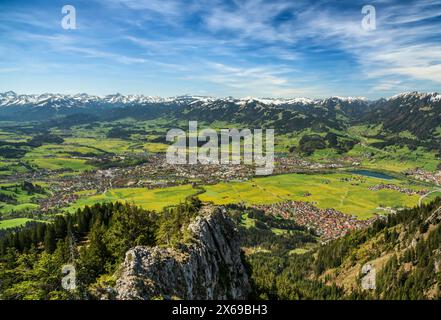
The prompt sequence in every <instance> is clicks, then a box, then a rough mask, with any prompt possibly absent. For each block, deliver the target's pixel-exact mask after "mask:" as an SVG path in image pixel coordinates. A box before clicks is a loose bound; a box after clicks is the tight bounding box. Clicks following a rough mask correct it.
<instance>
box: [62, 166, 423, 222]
mask: <svg viewBox="0 0 441 320" xmlns="http://www.w3.org/2000/svg"><path fill="white" fill-rule="evenodd" d="M380 183H390V184H396V185H399V186H402V187H405V188H413V189H420V188H421V189H422V187H419V186H415V185H411V184H409V183H408V182H405V181H401V180H397V179H395V180H388V181H385V180H381V179H377V178H368V177H362V176H359V175H355V174H350V173H332V174H314V175H307V174H287V175H280V176H271V177H265V178H256V179H253V180H250V181H245V182H228V183H219V184H216V185H208V186H205V189H206V192H205V193H203V194H201V195H199V197H200V199H201V200H202V201H211V202H213V203H215V204H229V203H240V202H243V203H245V204H248V205H252V204H270V203H276V202H281V201H286V200H296V201H307V202H311V203H314V204H315V205H316V206H318V207H319V208H322V209H327V208H334V209H337V210H339V211H342V212H343V213H346V214H352V215H356V216H357V217H359V218H360V219H367V218H370V217H372V216H373V214H375V213H380V214H384V210H381V209H379V207H391V208H403V207H412V206H414V205H416V204H417V203H418V200H419V196H416V195H413V196H409V195H405V194H402V193H400V192H398V191H393V190H380V191H371V190H369V189H368V188H369V187H370V186H374V185H377V184H380ZM196 192H197V190H195V189H193V188H192V187H191V186H190V185H185V186H178V187H169V188H164V189H152V190H149V189H144V188H123V189H112V190H108V191H107V192H105V193H104V194H100V195H90V194H91V193H93V192H89V193H88V192H84V193H83V195H84V197H82V198H80V199H79V200H77V202H75V203H74V204H72V205H71V206H70V207H69V208H68V211H73V210H75V209H77V208H80V207H84V206H85V205H92V204H94V203H98V202H115V201H123V202H133V203H135V204H137V205H139V206H141V207H143V208H145V209H149V210H161V209H162V208H163V207H165V206H168V205H175V204H178V203H179V202H183V201H184V200H185V198H186V197H187V196H190V195H192V194H195V193H196ZM243 219H244V221H243V223H244V225H245V226H251V225H253V221H252V220H251V219H247V218H246V217H243Z"/></svg>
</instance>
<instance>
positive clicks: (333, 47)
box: [0, 0, 441, 98]
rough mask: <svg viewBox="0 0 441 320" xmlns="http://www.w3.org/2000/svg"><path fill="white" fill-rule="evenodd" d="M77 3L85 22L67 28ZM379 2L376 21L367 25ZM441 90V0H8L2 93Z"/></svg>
mask: <svg viewBox="0 0 441 320" xmlns="http://www.w3.org/2000/svg"><path fill="white" fill-rule="evenodd" d="M67 4H69V5H73V6H74V7H75V8H76V14H77V29H76V30H64V29H63V28H62V27H61V20H62V18H63V15H62V13H61V8H62V7H63V6H64V5H67ZM364 5H373V6H374V7H375V9H376V14H377V21H376V22H377V29H376V30H374V31H366V30H364V29H363V28H362V26H361V21H362V18H363V15H362V12H361V9H362V7H363V6H364ZM440 87H441V0H437V1H434V0H418V1H403V0H393V1H392V0H378V1H373V0H372V1H368V0H366V1H357V0H355V1H341V0H340V1H338V0H335V1H328V0H320V1H319V0H316V1H302V0H272V1H264V0H227V1H217V0H187V1H185V0H69V1H58V0H51V1H47V0H45V1H41V0H33V1H23V0H0V92H2V91H8V90H13V91H16V92H18V93H44V92H57V93H80V92H85V93H89V94H98V95H104V94H110V93H116V92H119V93H123V94H146V95H158V96H174V95H181V94H187V93H188V94H198V95H213V96H221V97H224V96H235V97H244V96H257V97H311V98H320V97H328V96H335V95H338V96H366V97H369V98H378V97H387V96H390V95H393V94H396V93H399V92H403V91H414V90H417V91H438V92H440V91H441V90H440Z"/></svg>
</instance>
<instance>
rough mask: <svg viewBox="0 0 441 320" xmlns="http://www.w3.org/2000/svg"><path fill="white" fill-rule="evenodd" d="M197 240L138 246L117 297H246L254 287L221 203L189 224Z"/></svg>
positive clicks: (128, 257) (124, 271)
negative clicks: (176, 245)
mask: <svg viewBox="0 0 441 320" xmlns="http://www.w3.org/2000/svg"><path fill="white" fill-rule="evenodd" d="M188 231H189V232H190V233H191V235H192V237H193V238H194V241H192V243H191V244H185V245H181V246H180V248H164V247H135V248H133V249H131V250H129V251H128V252H127V253H126V257H125V261H124V263H123V265H122V268H121V274H120V277H119V279H118V280H117V284H116V288H115V289H116V291H117V299H125V300H126V299H129V300H133V299H143V300H144V299H156V298H165V299H173V298H179V299H189V300H191V299H194V300H198V299H204V300H205V299H246V298H247V297H248V294H249V293H250V291H251V287H250V283H249V280H248V276H247V274H246V271H245V268H244V265H243V263H242V260H241V255H240V242H239V235H238V231H237V229H236V228H235V225H234V223H233V221H232V220H231V219H230V218H229V217H228V216H227V215H226V213H225V211H224V210H223V209H221V208H215V209H211V210H204V212H203V213H202V214H201V215H200V216H199V217H198V218H196V220H195V221H194V222H192V223H191V224H190V225H189V226H188Z"/></svg>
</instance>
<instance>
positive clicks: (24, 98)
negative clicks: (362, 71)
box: [0, 91, 367, 108]
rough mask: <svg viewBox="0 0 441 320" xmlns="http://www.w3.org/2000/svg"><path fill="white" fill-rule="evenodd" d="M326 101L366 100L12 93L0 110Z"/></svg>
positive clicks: (1, 99)
mask: <svg viewBox="0 0 441 320" xmlns="http://www.w3.org/2000/svg"><path fill="white" fill-rule="evenodd" d="M329 101H333V102H335V103H338V102H346V103H355V102H364V101H367V99H366V98H351V97H332V98H328V99H309V98H292V99H288V98H254V97H245V98H232V97H228V98H216V97H206V96H193V95H184V96H176V97H169V98H162V97H154V96H144V95H122V94H119V93H117V94H112V95H107V96H104V97H99V96H95V95H88V94H85V93H81V94H75V95H69V94H49V93H44V94H17V93H15V92H13V91H8V92H4V93H0V107H8V106H33V107H45V106H49V107H54V108H60V107H85V106H89V105H92V104H95V105H115V106H124V105H136V104H137V105H146V104H153V103H173V104H177V105H190V104H201V105H207V104H210V103H213V102H225V103H235V104H238V105H245V104H248V103H253V102H258V103H260V104H262V105H268V106H271V105H273V106H281V105H305V106H306V105H325V104H327V103H328V102H329Z"/></svg>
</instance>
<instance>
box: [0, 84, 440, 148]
mask: <svg viewBox="0 0 441 320" xmlns="http://www.w3.org/2000/svg"><path fill="white" fill-rule="evenodd" d="M109 109H111V112H109ZM126 117H132V118H135V119H140V120H145V119H154V118H158V117H167V118H175V119H183V120H199V121H205V122H208V123H211V122H213V121H225V122H228V123H240V124H246V125H248V126H265V127H274V128H277V130H278V131H279V132H281V133H286V132H292V131H299V130H303V129H306V128H312V129H314V130H318V131H320V130H327V129H336V130H344V129H345V128H347V127H348V126H350V125H354V124H369V125H379V124H381V125H383V128H384V129H385V130H387V131H391V132H395V133H399V132H402V131H409V132H411V133H412V134H413V135H414V136H415V137H417V138H421V139H431V138H433V137H434V136H436V134H437V132H438V131H437V130H439V124H440V123H441V95H440V94H438V93H435V92H434V93H421V92H408V93H402V94H398V95H395V96H393V97H390V98H388V99H378V100H374V101H371V100H368V99H366V98H352V97H331V98H326V99H308V98H293V99H284V98H252V97H246V98H232V97H227V98H215V97H204V96H192V95H184V96H177V97H170V98H162V97H153V96H143V95H121V94H114V95H107V96H104V97H99V96H94V95H88V94H76V95H66V94H40V95H38V94H31V95H26V94H16V93H15V92H12V91H8V92H5V93H0V120H2V121H46V122H47V121H51V122H50V123H51V125H73V124H78V123H85V122H86V123H87V122H94V121H112V120H117V119H122V118H126ZM54 121H55V122H54Z"/></svg>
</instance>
